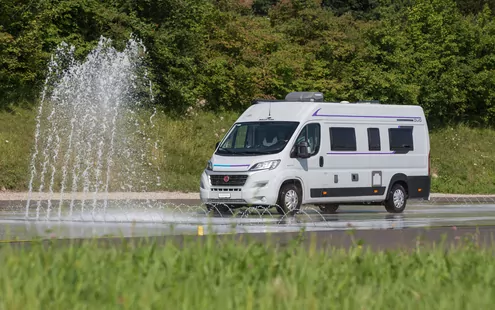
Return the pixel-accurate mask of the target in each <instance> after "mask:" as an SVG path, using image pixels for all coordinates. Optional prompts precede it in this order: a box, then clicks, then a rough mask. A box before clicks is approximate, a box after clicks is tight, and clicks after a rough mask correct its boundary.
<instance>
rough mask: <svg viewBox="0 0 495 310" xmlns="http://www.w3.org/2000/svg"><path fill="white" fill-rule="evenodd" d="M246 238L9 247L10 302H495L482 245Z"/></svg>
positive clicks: (178, 305)
mask: <svg viewBox="0 0 495 310" xmlns="http://www.w3.org/2000/svg"><path fill="white" fill-rule="evenodd" d="M245 242H246V243H245ZM245 242H243V243H242V244H241V243H239V241H237V242H235V241H233V240H230V241H229V240H224V241H223V242H222V243H217V242H214V237H209V239H208V240H206V242H204V243H203V244H200V243H198V242H197V241H194V240H189V241H186V243H184V244H182V246H180V247H179V246H177V245H176V244H174V243H171V242H168V243H166V244H164V245H163V244H161V245H156V244H153V243H147V244H140V245H137V246H131V245H128V246H127V247H126V246H117V247H105V246H97V245H95V243H93V242H90V241H88V242H87V243H85V244H83V245H74V246H59V247H57V246H55V245H51V246H50V245H49V246H48V247H47V246H45V247H43V246H41V245H34V246H32V247H31V248H30V249H22V248H11V247H10V246H8V245H4V246H2V248H0V259H1V260H2V264H1V265H0V279H1V281H0V296H2V298H0V308H1V309H184V310H185V309H191V310H196V309H202V310H206V309H215V310H218V309H267V310H268V309H294V310H296V309H297V310H300V309H339V310H341V309H380V310H381V309H418V308H421V309H466V308H468V309H490V308H491V307H492V306H493V304H494V303H495V285H494V279H495V260H493V253H492V251H490V250H485V249H481V248H477V247H476V246H475V245H473V244H471V245H466V246H464V247H456V248H451V249H449V250H445V249H443V250H442V249H441V248H438V249H436V250H435V249H432V248H429V249H426V248H418V249H416V250H412V251H407V252H406V251H400V250H395V251H388V252H372V251H366V250H364V248H360V247H358V246H357V247H354V248H351V249H349V250H344V249H328V248H327V249H326V251H323V250H321V249H315V247H313V246H311V245H310V246H309V248H308V247H303V246H302V245H298V244H297V243H296V242H294V243H293V244H292V245H290V246H289V247H287V248H276V247H275V246H274V245H273V244H272V245H270V243H265V244H261V243H254V242H247V241H245Z"/></svg>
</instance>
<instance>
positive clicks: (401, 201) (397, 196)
mask: <svg viewBox="0 0 495 310" xmlns="http://www.w3.org/2000/svg"><path fill="white" fill-rule="evenodd" d="M406 203H407V193H406V191H405V190H404V187H403V186H402V185H400V184H398V183H396V184H394V186H393V187H392V190H391V191H390V193H389V195H388V199H387V201H385V209H386V210H387V211H388V212H389V213H402V212H403V211H404V209H405V208H406Z"/></svg>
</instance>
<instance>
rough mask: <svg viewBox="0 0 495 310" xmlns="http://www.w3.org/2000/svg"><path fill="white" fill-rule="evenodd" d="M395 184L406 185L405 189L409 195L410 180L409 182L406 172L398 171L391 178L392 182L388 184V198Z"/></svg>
mask: <svg viewBox="0 0 495 310" xmlns="http://www.w3.org/2000/svg"><path fill="white" fill-rule="evenodd" d="M395 184H400V185H402V187H404V190H405V191H406V195H407V196H409V185H408V182H407V176H406V175H405V174H404V173H396V174H394V176H393V177H392V178H391V179H390V184H389V185H388V189H387V196H386V198H388V196H389V195H390V194H391V192H392V187H393V186H394V185H395Z"/></svg>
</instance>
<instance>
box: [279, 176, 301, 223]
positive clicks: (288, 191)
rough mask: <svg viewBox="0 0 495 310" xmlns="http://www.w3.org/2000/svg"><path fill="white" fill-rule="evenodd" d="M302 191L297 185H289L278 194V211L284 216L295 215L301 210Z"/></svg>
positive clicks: (284, 186)
mask: <svg viewBox="0 0 495 310" xmlns="http://www.w3.org/2000/svg"><path fill="white" fill-rule="evenodd" d="M301 196H302V195H301V189H299V187H298V186H296V185H295V184H291V183H287V184H285V185H283V186H282V188H281V189H280V192H279V194H278V201H277V211H278V213H280V214H282V215H294V214H296V213H297V212H299V210H300V209H301V201H302V199H301Z"/></svg>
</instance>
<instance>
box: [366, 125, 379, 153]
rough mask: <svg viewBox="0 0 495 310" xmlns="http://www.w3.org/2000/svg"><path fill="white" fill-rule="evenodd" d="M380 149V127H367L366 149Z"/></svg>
mask: <svg viewBox="0 0 495 310" xmlns="http://www.w3.org/2000/svg"><path fill="white" fill-rule="evenodd" d="M381 149H382V146H381V143H380V129H378V128H368V150H369V151H380V150H381Z"/></svg>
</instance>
